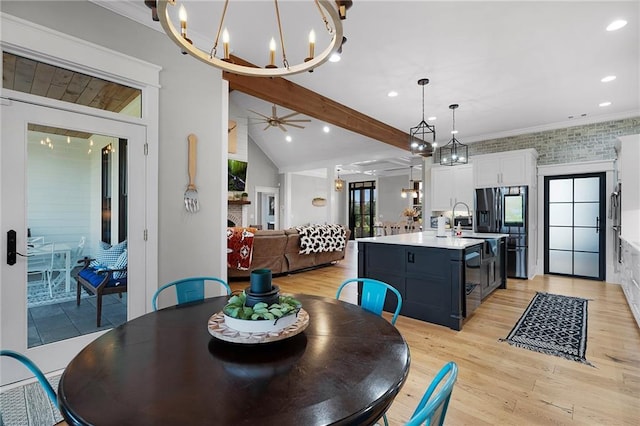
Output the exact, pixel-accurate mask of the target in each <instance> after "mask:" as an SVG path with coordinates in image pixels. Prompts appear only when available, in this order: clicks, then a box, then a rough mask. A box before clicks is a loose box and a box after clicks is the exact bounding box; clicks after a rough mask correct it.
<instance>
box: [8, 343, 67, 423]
mask: <svg viewBox="0 0 640 426" xmlns="http://www.w3.org/2000/svg"><path fill="white" fill-rule="evenodd" d="M0 356H6V357H9V358H13V359H15V360H17V361H19V362H21V363H22V364H23V365H24V366H25V367H27V368H28V369H29V370H30V371H31V372H32V373H33V375H34V376H35V377H36V379H38V382H39V383H40V386H42V389H43V390H44V392H45V393H46V394H47V396H48V397H49V400H50V401H51V403H52V404H53V406H54V407H56V409H58V410H59V409H60V408H59V405H58V396H57V395H56V392H55V391H54V390H53V386H51V383H49V381H48V380H47V378H46V377H45V376H44V373H43V372H42V370H40V368H38V366H37V365H36V364H34V362H33V361H31V360H30V359H29V358H28V357H26V356H25V355H22V354H21V353H19V352H15V351H11V350H7V349H3V350H0ZM66 424H67V423H66V422H64V421H62V422H59V423H56V425H66Z"/></svg>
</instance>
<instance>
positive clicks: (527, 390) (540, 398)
mask: <svg viewBox="0 0 640 426" xmlns="http://www.w3.org/2000/svg"><path fill="white" fill-rule="evenodd" d="M356 276H357V257H356V249H355V245H354V243H353V242H352V243H350V244H349V248H348V250H347V255H346V259H345V260H344V261H342V262H340V263H339V264H337V265H334V266H330V267H325V268H320V269H317V270H313V271H307V272H301V273H296V274H292V275H289V276H283V277H276V278H275V279H274V283H275V284H277V285H278V286H279V287H280V290H281V291H283V292H287V293H307V294H316V295H322V296H326V297H332V298H333V297H335V293H336V290H337V288H338V286H339V285H340V283H341V282H342V281H343V280H344V279H346V278H352V277H356ZM248 285H249V283H248V281H235V282H232V283H231V286H232V288H233V289H234V290H235V289H243V288H245V287H247V286H248ZM536 291H543V292H549V293H556V294H562V295H566V296H577V297H583V298H586V299H589V300H590V301H589V306H588V329H587V333H588V340H587V354H586V357H587V360H588V361H590V362H591V363H592V364H593V365H594V366H595V367H591V366H588V365H584V364H581V363H578V362H575V361H568V360H565V359H563V358H559V357H555V356H551V355H544V354H540V353H537V352H533V351H529V350H527V349H521V348H517V347H513V346H511V345H509V344H507V343H506V342H499V341H498V339H500V338H504V337H506V336H507V334H508V333H509V332H510V331H511V329H512V327H513V326H514V324H515V322H516V321H517V320H518V318H520V316H521V315H522V313H523V312H524V309H525V308H526V307H527V305H528V304H529V302H530V301H531V299H532V298H533V296H534V295H535V293H536ZM342 299H344V300H349V301H352V302H354V303H355V300H356V295H355V291H352V292H347V293H344V292H343V297H342ZM385 316H387V315H386V313H385ZM389 317H390V316H387V318H389ZM396 326H397V327H398V329H399V330H400V332H401V333H402V335H403V336H404V338H405V339H406V341H407V343H408V344H409V348H410V351H411V368H410V372H409V377H408V379H407V381H406V382H405V384H404V386H403V387H402V389H401V391H400V393H399V394H398V396H397V398H396V399H395V401H394V403H393V405H392V406H391V408H390V410H389V412H388V413H387V417H388V419H389V423H390V424H392V425H402V424H404V423H405V422H406V421H407V420H408V419H409V417H410V416H411V414H412V413H413V410H414V408H415V406H416V404H417V403H418V400H419V399H420V398H421V396H422V395H423V393H424V391H425V389H426V388H427V386H428V384H429V383H430V381H431V379H432V378H433V376H434V375H435V374H436V373H437V371H438V370H439V369H440V368H441V367H442V366H443V365H444V364H445V363H446V362H448V361H450V360H453V361H455V362H456V363H457V364H458V367H459V374H458V381H457V382H456V385H455V387H454V391H453V396H452V399H451V403H450V406H449V411H448V413H447V417H446V421H445V424H448V425H489V424H499V425H537V424H539V425H550V424H554V425H555V424H575V425H640V330H639V329H638V327H637V325H636V323H635V322H634V320H633V317H632V315H631V312H630V311H629V307H628V305H627V303H626V300H625V298H624V294H623V293H622V289H621V288H620V286H618V285H615V284H606V283H602V282H594V281H589V280H580V279H569V278H562V277H554V276H536V277H535V278H534V279H533V280H529V281H523V280H509V281H508V283H507V289H506V290H500V289H499V290H496V291H495V292H494V293H493V294H492V295H490V296H489V297H488V298H487V299H486V300H485V301H484V302H483V303H482V305H481V306H480V307H479V308H478V309H477V310H476V312H475V313H474V314H473V316H472V317H471V318H469V320H468V321H467V322H466V323H465V325H464V328H463V330H462V331H459V332H456V331H454V330H451V329H449V328H446V327H442V326H438V325H433V324H429V323H426V322H422V321H418V320H414V319H411V318H406V317H402V316H400V317H399V318H398V321H397V323H396Z"/></svg>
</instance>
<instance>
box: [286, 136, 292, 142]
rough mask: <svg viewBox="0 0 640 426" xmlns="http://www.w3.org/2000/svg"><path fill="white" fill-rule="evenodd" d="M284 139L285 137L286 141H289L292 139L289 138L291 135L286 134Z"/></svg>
mask: <svg viewBox="0 0 640 426" xmlns="http://www.w3.org/2000/svg"><path fill="white" fill-rule="evenodd" d="M284 139H285V140H286V141H287V142H291V140H292V139H291V136H289V135H287V136H286V137H285V138H284Z"/></svg>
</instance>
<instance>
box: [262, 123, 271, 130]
mask: <svg viewBox="0 0 640 426" xmlns="http://www.w3.org/2000/svg"><path fill="white" fill-rule="evenodd" d="M269 127H271V124H267V127H265V128H264V129H262V130H267V129H268V128H269Z"/></svg>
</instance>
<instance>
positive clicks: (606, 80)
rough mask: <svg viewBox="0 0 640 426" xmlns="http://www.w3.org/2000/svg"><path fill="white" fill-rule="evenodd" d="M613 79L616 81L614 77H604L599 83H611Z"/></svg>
mask: <svg viewBox="0 0 640 426" xmlns="http://www.w3.org/2000/svg"><path fill="white" fill-rule="evenodd" d="M615 79H616V76H615V75H608V76H606V77H603V78H602V80H600V81H601V82H603V83H608V82H610V81H613V80H615Z"/></svg>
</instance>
